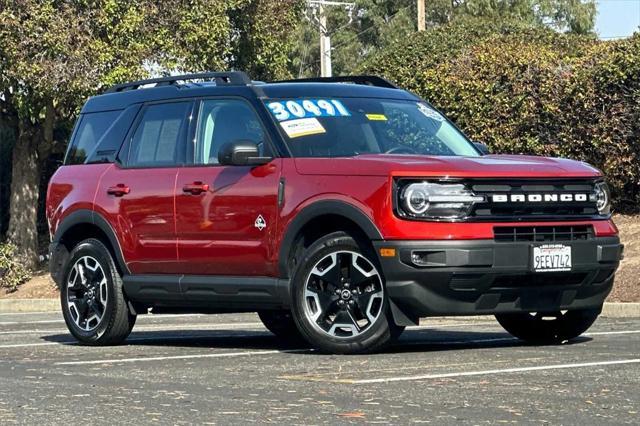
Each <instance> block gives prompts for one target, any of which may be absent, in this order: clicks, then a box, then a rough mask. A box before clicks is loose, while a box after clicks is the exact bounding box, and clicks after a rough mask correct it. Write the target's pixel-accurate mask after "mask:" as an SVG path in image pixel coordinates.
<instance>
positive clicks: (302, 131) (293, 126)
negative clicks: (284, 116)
mask: <svg viewBox="0 0 640 426" xmlns="http://www.w3.org/2000/svg"><path fill="white" fill-rule="evenodd" d="M280 126H281V127H282V130H284V131H285V133H286V134H287V136H289V137H290V138H291V139H293V138H298V137H300V136H309V135H317V134H320V133H326V132H327V131H326V130H325V129H324V127H322V124H320V122H319V121H318V119H317V118H315V117H311V118H299V119H297V120H289V121H283V122H281V123H280Z"/></svg>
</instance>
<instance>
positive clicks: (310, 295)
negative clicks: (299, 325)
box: [304, 250, 384, 338]
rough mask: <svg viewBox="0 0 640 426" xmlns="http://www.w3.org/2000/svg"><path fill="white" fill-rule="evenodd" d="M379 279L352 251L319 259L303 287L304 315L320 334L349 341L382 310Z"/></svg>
mask: <svg viewBox="0 0 640 426" xmlns="http://www.w3.org/2000/svg"><path fill="white" fill-rule="evenodd" d="M383 301H384V288H383V285H382V277H381V276H380V273H379V272H378V270H377V269H376V268H375V266H374V265H373V264H372V263H371V262H370V261H369V260H368V259H367V258H365V257H364V256H362V255H361V254H359V253H356V252H354V251H346V250H343V251H336V252H333V253H330V254H328V255H327V256H325V257H323V258H322V259H320V260H319V261H318V262H317V263H316V264H315V265H314V267H313V268H312V270H311V272H310V273H309V275H308V277H307V280H306V283H305V288H304V312H305V315H306V317H307V319H308V320H309V322H311V324H313V326H314V327H315V328H317V329H319V330H320V331H322V332H323V333H326V334H328V335H330V336H331V337H337V338H350V337H355V336H358V335H360V334H362V333H364V332H365V331H367V330H368V329H369V328H370V327H371V325H372V324H374V323H375V322H376V320H377V319H378V318H379V317H380V315H381V313H382V310H383Z"/></svg>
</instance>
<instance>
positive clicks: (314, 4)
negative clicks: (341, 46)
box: [305, 0, 356, 77]
mask: <svg viewBox="0 0 640 426" xmlns="http://www.w3.org/2000/svg"><path fill="white" fill-rule="evenodd" d="M331 6H335V7H341V8H343V9H344V10H345V11H346V12H347V15H348V17H349V22H348V23H347V25H349V24H351V22H352V21H353V10H354V9H355V6H356V4H355V3H350V2H344V1H329V0H307V12H306V13H305V15H306V17H307V19H308V20H309V21H311V22H314V23H315V24H317V25H318V28H319V29H320V76H321V77H331V33H330V32H329V28H328V25H327V13H326V12H327V7H331Z"/></svg>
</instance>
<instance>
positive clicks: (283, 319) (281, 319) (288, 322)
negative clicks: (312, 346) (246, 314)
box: [258, 310, 304, 342]
mask: <svg viewBox="0 0 640 426" xmlns="http://www.w3.org/2000/svg"><path fill="white" fill-rule="evenodd" d="M258 316H259V317H260V321H262V324H264V326H265V327H266V328H267V330H269V331H270V332H272V333H273V334H275V335H276V336H277V337H278V338H280V339H282V340H285V341H289V342H298V341H302V340H304V338H303V337H302V335H301V334H300V331H299V330H298V327H297V326H296V323H295V321H294V320H293V315H292V314H291V311H289V310H279V311H259V312H258Z"/></svg>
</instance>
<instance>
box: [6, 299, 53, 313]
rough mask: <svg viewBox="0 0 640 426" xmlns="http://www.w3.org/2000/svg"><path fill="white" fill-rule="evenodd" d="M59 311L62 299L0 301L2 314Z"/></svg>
mask: <svg viewBox="0 0 640 426" xmlns="http://www.w3.org/2000/svg"><path fill="white" fill-rule="evenodd" d="M59 311H60V299H0V314H13V313H22V312H59Z"/></svg>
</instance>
